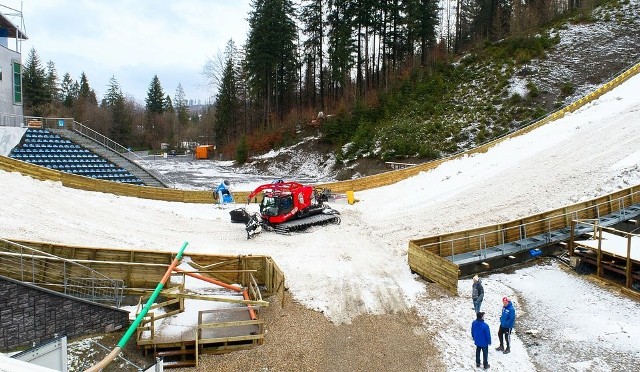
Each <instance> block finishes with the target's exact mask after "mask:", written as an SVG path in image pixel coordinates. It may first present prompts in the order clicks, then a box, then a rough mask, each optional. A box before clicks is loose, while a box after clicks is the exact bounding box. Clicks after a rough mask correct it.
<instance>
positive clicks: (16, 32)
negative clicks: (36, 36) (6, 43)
mask: <svg viewBox="0 0 640 372" xmlns="http://www.w3.org/2000/svg"><path fill="white" fill-rule="evenodd" d="M0 29H5V30H7V35H5V36H6V37H13V38H16V39H20V40H27V39H28V37H27V35H26V34H25V33H24V32H22V31H21V30H20V29H19V28H18V27H17V26H16V25H14V24H13V22H11V21H10V20H9V19H8V18H7V17H5V15H4V14H2V13H0Z"/></svg>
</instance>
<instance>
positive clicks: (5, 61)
mask: <svg viewBox="0 0 640 372" xmlns="http://www.w3.org/2000/svg"><path fill="white" fill-rule="evenodd" d="M13 61H17V62H19V63H20V64H22V61H21V56H20V53H18V52H14V51H13V50H11V49H8V48H6V47H4V46H0V68H1V69H2V79H1V80H0V113H2V114H3V115H6V114H9V115H22V103H20V104H14V102H13V63H12V62H13ZM23 100H24V97H23Z"/></svg>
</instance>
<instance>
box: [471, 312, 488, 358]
mask: <svg viewBox="0 0 640 372" xmlns="http://www.w3.org/2000/svg"><path fill="white" fill-rule="evenodd" d="M471 337H473V342H474V343H475V344H476V367H480V352H481V351H482V365H483V367H484V369H488V368H489V345H491V331H490V330H489V325H488V324H487V323H485V322H484V313H483V312H481V311H480V312H478V313H477V315H476V320H474V321H473V323H471Z"/></svg>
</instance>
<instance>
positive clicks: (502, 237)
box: [418, 191, 640, 262]
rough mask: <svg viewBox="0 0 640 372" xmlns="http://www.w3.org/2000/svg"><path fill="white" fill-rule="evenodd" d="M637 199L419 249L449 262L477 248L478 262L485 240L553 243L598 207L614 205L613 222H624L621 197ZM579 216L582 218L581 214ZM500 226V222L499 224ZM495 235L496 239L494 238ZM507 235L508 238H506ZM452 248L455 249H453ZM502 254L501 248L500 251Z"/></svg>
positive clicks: (596, 213) (635, 195)
mask: <svg viewBox="0 0 640 372" xmlns="http://www.w3.org/2000/svg"><path fill="white" fill-rule="evenodd" d="M637 198H640V191H635V192H631V193H629V194H626V195H624V196H621V197H619V198H615V199H611V200H607V201H604V202H601V203H597V204H593V205H590V206H588V207H585V208H581V209H577V210H572V211H568V212H564V213H561V212H558V214H554V215H552V216H548V217H545V218H541V219H537V220H534V221H528V222H524V223H521V224H517V225H510V226H508V227H504V228H500V229H496V230H491V231H488V232H484V233H477V234H473V233H472V234H471V235H466V234H465V236H463V237H460V238H454V239H447V240H441V241H437V242H432V243H426V244H419V245H418V246H419V247H420V248H421V249H425V250H429V251H432V252H433V251H434V250H435V251H437V252H439V255H440V256H449V257H450V258H451V261H452V262H455V261H456V255H462V254H464V253H468V252H471V251H479V252H480V255H478V256H477V260H478V261H482V260H483V259H484V256H485V254H486V253H485V250H486V249H487V248H488V246H487V242H492V243H495V245H494V244H490V246H501V245H503V244H505V243H512V242H517V241H522V248H523V249H527V246H528V245H531V246H532V247H534V246H538V245H539V243H540V242H530V243H528V242H527V241H526V239H528V238H533V237H536V238H539V239H542V240H543V243H547V244H548V243H555V242H559V241H563V240H566V239H560V238H556V237H555V233H557V232H559V231H560V230H563V229H569V230H570V228H571V221H572V220H576V219H578V218H579V216H584V215H585V214H586V215H590V216H591V218H595V219H599V218H601V217H602V216H601V215H600V208H601V207H603V206H605V205H606V204H609V205H615V204H617V208H615V209H614V210H613V211H612V212H611V213H612V214H613V213H618V212H620V216H619V217H618V218H617V219H616V220H615V221H616V222H624V221H626V220H628V219H629V218H631V217H632V216H630V215H627V214H626V212H625V208H628V207H630V206H631V204H630V205H625V199H631V200H636V199H637ZM582 219H584V218H583V217H582ZM501 225H504V224H501ZM496 237H497V238H496ZM509 237H511V238H509ZM456 247H457V248H458V249H456ZM502 253H503V254H504V250H503V252H502Z"/></svg>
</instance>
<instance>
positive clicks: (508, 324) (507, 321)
mask: <svg viewBox="0 0 640 372" xmlns="http://www.w3.org/2000/svg"><path fill="white" fill-rule="evenodd" d="M515 321H516V309H515V308H514V307H513V304H512V303H511V300H509V298H508V297H503V298H502V315H500V329H498V338H499V339H500V346H498V347H497V348H496V350H497V351H502V352H503V353H505V354H509V353H510V352H511V331H512V330H513V325H514V324H515ZM503 337H504V339H505V340H506V341H507V348H506V349H505V348H504V343H503V342H502V339H503Z"/></svg>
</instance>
